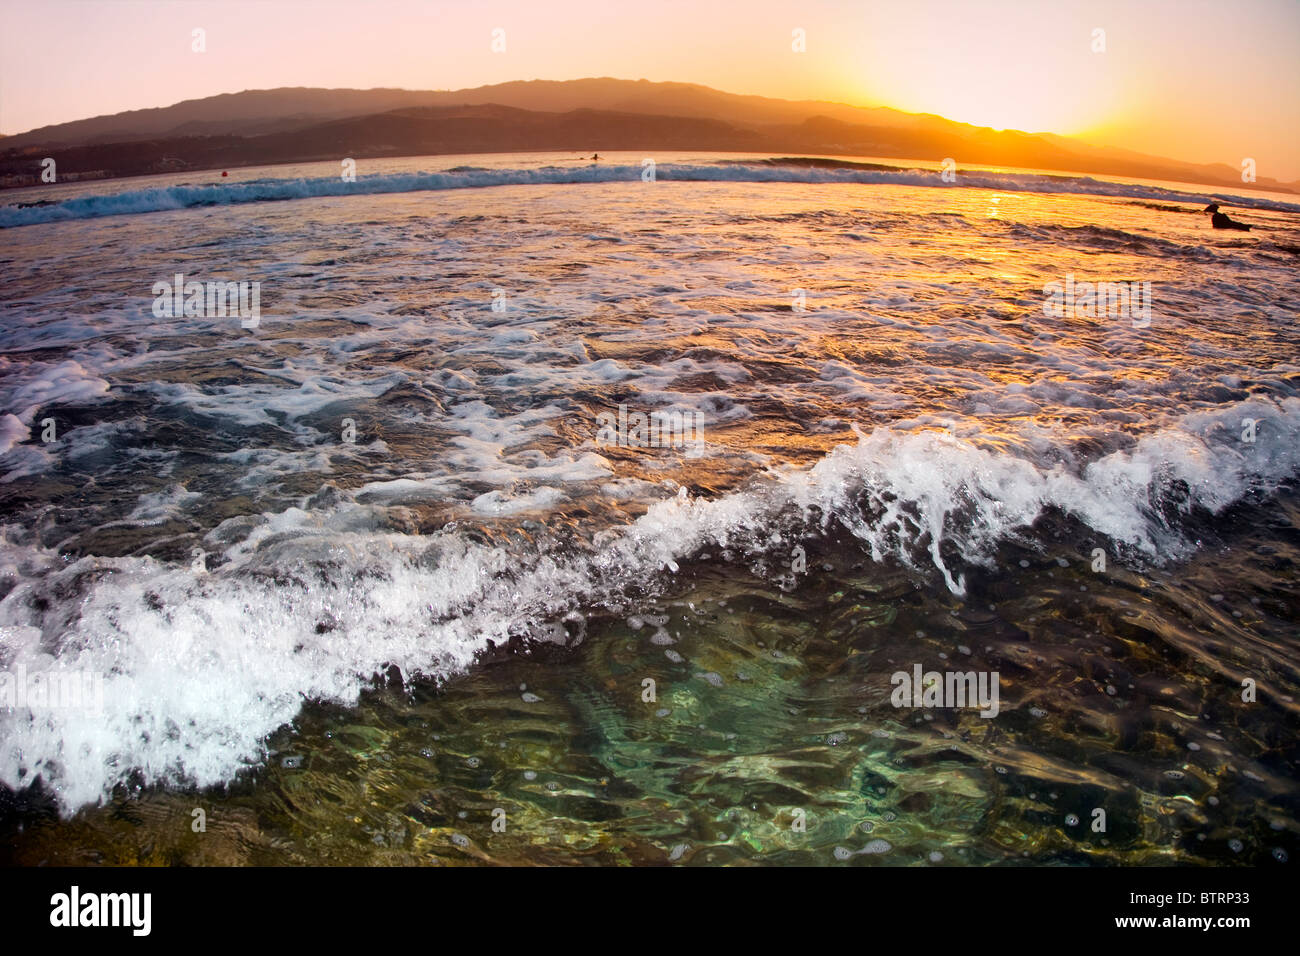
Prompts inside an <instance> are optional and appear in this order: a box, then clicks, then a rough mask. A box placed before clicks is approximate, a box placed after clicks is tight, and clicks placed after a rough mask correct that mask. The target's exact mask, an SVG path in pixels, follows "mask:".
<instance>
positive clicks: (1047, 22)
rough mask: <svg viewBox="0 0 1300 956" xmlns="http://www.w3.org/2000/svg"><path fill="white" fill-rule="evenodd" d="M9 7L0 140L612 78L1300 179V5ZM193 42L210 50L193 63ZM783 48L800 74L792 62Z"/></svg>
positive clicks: (1059, 1)
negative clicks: (259, 106) (304, 94)
mask: <svg viewBox="0 0 1300 956" xmlns="http://www.w3.org/2000/svg"><path fill="white" fill-rule="evenodd" d="M0 6H2V7H3V12H2V16H3V23H4V25H5V29H4V32H3V34H2V35H0V131H3V132H6V133H16V132H22V131H25V130H27V129H31V128H34V127H37V126H42V125H46V124H50V123H58V122H64V121H67V120H72V119H80V118H84V117H87V116H94V115H99V114H103V113H113V112H118V111H120V110H125V109H138V108H142V107H149V106H164V105H168V104H171V103H174V102H177V101H179V100H182V99H190V98H195V97H201V96H209V95H212V94H214V93H224V92H234V91H238V90H242V89H259V88H268V87H276V86H324V87H360V88H370V87H379V86H394V87H405V88H408V89H456V88H462V87H472V86H479V85H482V84H486V83H496V82H501V81H504V80H519V79H575V78H578V77H586V76H614V77H621V78H624V79H641V78H645V79H650V80H681V81H687V82H695V83H703V84H706V85H708V86H713V87H716V88H718V89H723V90H727V91H729V92H736V93H759V94H762V95H765V96H777V97H786V98H791V99H832V100H837V101H840V102H848V103H854V104H859V105H868V106H872V105H886V106H893V107H896V108H899V109H903V110H909V111H918V112H930V113H938V114H940V115H943V116H947V117H949V118H951V119H955V120H961V121H965V122H970V123H976V124H980V125H990V126H996V127H1014V128H1018V129H1028V130H1031V131H1049V132H1056V133H1062V134H1066V135H1075V136H1080V137H1082V138H1084V139H1086V140H1088V141H1090V142H1095V143H1102V144H1107V145H1115V146H1122V147H1126V148H1129V149H1134V150H1138V151H1143V152H1151V153H1155V154H1158V155H1164V156H1171V157H1174V158H1177V159H1186V160H1191V161H1196V162H1225V163H1229V164H1231V165H1233V166H1239V165H1240V164H1241V162H1242V160H1243V159H1244V158H1246V157H1250V158H1253V159H1254V160H1255V161H1256V163H1257V171H1258V175H1260V176H1271V177H1275V178H1278V179H1283V180H1296V179H1300V134H1297V129H1298V128H1300V68H1298V67H1297V63H1300V2H1297V0H1235V2H1231V3H1228V2H1213V3H1212V2H1209V0H1177V2H1175V0H1128V2H1107V0H1090V2H1076V0H888V2H883V3H876V2H866V0H857V2H828V0H801V2H798V3H791V2H774V0H752V2H739V0H727V2H721V0H718V2H714V0H692V2H678V0H656V2H654V3H651V4H640V3H618V2H611V0H592V2H587V0H581V2H565V0H547V2H545V3H542V2H538V0H527V2H491V0H467V2H445V0H374V2H364V0H346V2H342V0H337V2H336V0H313V2H300V0H229V2H186V3H175V2H163V0H110V2H96V0H40V2H31V0H22V2H19V0H0ZM498 27H499V28H501V29H504V31H505V50H504V52H499V53H494V52H493V51H492V49H491V44H492V30H493V29H494V28H498ZM194 28H202V29H203V30H205V31H206V51H205V52H203V53H201V54H199V53H194V52H193V51H192V50H191V44H192V40H191V32H192V30H193V29H194ZM796 28H798V29H802V30H803V31H805V35H806V52H804V53H796V52H794V51H793V50H792V31H794V30H795V29H796ZM1097 29H1100V30H1103V31H1105V33H1104V44H1105V49H1104V51H1101V52H1094V50H1093V49H1092V47H1093V45H1094V42H1095V41H1094V30H1097Z"/></svg>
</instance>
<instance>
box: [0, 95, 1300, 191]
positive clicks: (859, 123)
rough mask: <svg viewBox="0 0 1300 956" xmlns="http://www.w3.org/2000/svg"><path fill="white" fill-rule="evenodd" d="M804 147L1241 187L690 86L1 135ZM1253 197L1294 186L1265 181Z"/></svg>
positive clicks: (257, 107) (109, 159)
mask: <svg viewBox="0 0 1300 956" xmlns="http://www.w3.org/2000/svg"><path fill="white" fill-rule="evenodd" d="M552 149H554V150H574V151H578V152H582V151H586V150H591V149H595V150H619V149H637V150H655V149H659V150H695V149H698V150H712V151H745V152H763V151H767V150H773V151H781V152H792V151H797V152H803V153H816V154H836V155H850V156H851V155H856V156H881V157H892V158H899V159H931V160H936V161H937V160H940V159H943V158H946V157H952V158H953V159H955V160H956V161H957V162H958V163H959V164H961V165H1003V166H1021V167H1031V168H1039V169H1056V170H1063V171H1071V172H1084V173H1095V174H1103V175H1115V176H1128V177H1139V178H1149V179H1171V180H1177V181H1183V182H1193V183H1203V184H1208V185H1216V186H1232V187H1234V188H1237V189H1246V188H1252V187H1251V186H1249V185H1247V184H1243V183H1242V182H1241V178H1240V175H1239V172H1238V170H1236V169H1235V168H1234V167H1231V166H1227V165H1197V164H1191V163H1182V162H1179V161H1177V160H1171V159H1164V158H1161V157H1157V156H1146V155H1143V154H1140V153H1134V152H1130V151H1127V150H1118V149H1106V148H1098V147H1093V146H1089V145H1086V144H1084V143H1080V142H1077V141H1075V140H1071V139H1069V138H1067V137H1063V136H1056V135H1052V134H1046V133H1038V134H1034V133H1024V132H1020V131H1018V130H993V129H989V128H986V127H977V126H971V125H969V124H966V123H955V122H952V121H951V120H946V119H944V118H942V117H939V116H933V115H929V114H918V113H904V112H900V111H898V110H892V109H886V108H863V107H855V106H848V105H845V104H841V103H829V102H819V101H800V102H796V101H791V100H779V99H770V98H767V97H761V96H740V95H736V94H733V93H724V92H721V91H719V90H714V89H710V88H708V87H705V86H699V85H696V84H691V83H651V82H648V81H646V80H638V81H633V80H616V79H608V78H601V79H584V80H568V81H548V80H530V81H520V82H511V83H500V84H496V85H493V86H483V87H478V88H476V89H471V90H456V91H424V92H421V91H412V90H392V89H377V90H324V89H308V88H286V89H277V90H250V91H245V92H243V93H228V94H222V95H220V96H212V97H207V98H205V99H201V100H187V101H185V102H182V103H177V104H175V105H173V106H168V107H161V108H158V109H148V110H133V111H130V112H126V113H117V114H114V115H112V116H99V117H95V118H92V119H85V120H78V121H76V122H72V123H63V124H60V125H57V126H47V127H43V128H41V129H37V130H32V131H30V132H27V133H21V134H19V135H16V136H10V137H6V138H5V139H4V141H3V142H0V175H2V176H5V177H8V180H7V181H8V182H9V183H10V184H14V183H20V182H26V181H27V180H28V179H29V178H30V177H31V176H33V175H34V174H35V173H36V172H38V171H39V160H40V159H41V158H43V157H45V156H53V157H54V158H55V159H56V161H57V162H58V168H59V170H60V174H61V175H62V174H64V173H68V174H74V175H81V176H87V177H90V176H95V177H98V176H122V175H137V174H141V173H149V172H160V171H165V170H172V169H184V168H196V169H197V168H211V167H215V166H222V167H229V166H247V165H259V164H264V163H283V162H297V161H307V160H312V159H332V158H342V157H344V156H351V157H354V158H355V157H363V156H403V155H422V154H446V153H480V152H509V151H517V150H552ZM1253 188H1257V189H1276V190H1283V191H1296V190H1297V184H1294V183H1292V184H1285V183H1278V182H1277V181H1275V180H1270V179H1261V180H1260V182H1259V183H1257V184H1255V185H1254V187H1253Z"/></svg>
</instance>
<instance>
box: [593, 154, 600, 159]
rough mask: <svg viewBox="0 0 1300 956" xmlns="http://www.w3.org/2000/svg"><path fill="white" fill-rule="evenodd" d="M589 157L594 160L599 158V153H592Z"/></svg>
mask: <svg viewBox="0 0 1300 956" xmlns="http://www.w3.org/2000/svg"><path fill="white" fill-rule="evenodd" d="M591 158H592V159H596V160H598V159H600V153H592V154H591Z"/></svg>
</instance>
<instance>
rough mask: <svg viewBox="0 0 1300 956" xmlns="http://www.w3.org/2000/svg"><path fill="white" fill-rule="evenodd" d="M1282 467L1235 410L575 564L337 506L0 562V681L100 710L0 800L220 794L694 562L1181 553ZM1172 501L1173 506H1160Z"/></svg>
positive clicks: (364, 507)
mask: <svg viewBox="0 0 1300 956" xmlns="http://www.w3.org/2000/svg"><path fill="white" fill-rule="evenodd" d="M1242 417H1251V418H1254V419H1256V420H1257V421H1258V426H1257V436H1256V441H1255V442H1254V443H1246V442H1243V441H1242V440H1241V436H1240V434H1239V422H1240V420H1241V418H1242ZM1297 466H1300V399H1285V400H1283V401H1282V402H1280V403H1278V404H1273V403H1270V402H1265V401H1262V400H1255V401H1250V402H1246V403H1241V404H1238V405H1235V406H1229V407H1226V408H1222V409H1220V410H1218V411H1216V412H1214V413H1198V414H1196V415H1190V416H1186V417H1185V418H1184V419H1183V420H1182V421H1181V422H1180V423H1179V424H1178V425H1177V426H1171V427H1167V428H1164V429H1162V430H1160V431H1158V432H1154V433H1152V434H1148V435H1146V436H1143V437H1141V438H1139V439H1137V440H1136V441H1135V442H1134V443H1133V444H1132V445H1131V446H1130V447H1127V448H1125V449H1122V450H1117V451H1114V452H1112V453H1110V454H1108V455H1106V456H1104V457H1102V458H1100V459H1098V460H1095V461H1092V462H1091V463H1088V464H1086V465H1083V466H1082V467H1080V468H1076V469H1070V468H1067V467H1065V466H1064V465H1055V466H1050V467H1049V466H1046V465H1043V464H1035V463H1034V462H1031V461H1030V460H1027V459H1025V458H1020V457H1016V456H1015V455H1010V454H1005V453H1000V452H998V451H995V450H989V449H986V448H982V447H980V446H979V445H978V444H974V443H971V442H968V441H965V440H963V439H959V438H954V437H952V436H951V435H948V434H947V433H940V432H936V431H919V432H898V431H891V430H889V429H886V428H878V429H876V430H874V431H872V432H871V433H870V434H866V433H860V439H859V441H858V442H857V443H856V444H853V445H842V446H839V447H837V448H836V449H834V450H833V451H832V452H831V453H830V454H828V455H827V456H826V457H825V458H823V459H822V460H821V461H819V462H817V463H816V464H815V465H814V466H813V467H811V468H807V469H802V470H794V469H791V470H787V471H784V472H781V473H770V474H769V475H768V476H766V477H765V478H758V479H755V480H754V482H753V483H752V484H751V485H750V486H749V487H747V488H745V489H744V490H740V491H736V492H733V493H730V494H726V495H723V496H721V497H718V498H716V499H702V498H691V497H689V496H688V495H687V494H686V493H685V491H684V490H683V491H682V492H681V493H680V494H679V495H678V496H676V497H674V498H671V499H669V500H665V501H660V502H659V503H657V504H654V505H652V506H651V507H650V508H649V510H648V511H647V512H646V513H645V514H644V515H643V516H642V517H641V518H640V519H638V520H636V521H635V522H633V523H631V524H629V525H624V526H619V527H615V528H612V529H609V530H606V531H604V532H602V533H601V534H600V535H598V536H597V538H596V540H595V544H594V549H593V550H572V549H567V550H566V549H562V548H559V547H558V546H557V547H555V548H549V549H548V548H542V549H540V550H535V551H527V550H519V549H505V548H500V547H494V546H490V545H485V544H478V543H475V542H474V541H472V540H470V539H469V538H468V537H467V536H465V535H464V534H462V533H461V532H459V531H455V530H451V531H445V532H443V533H439V534H435V535H427V536H419V535H403V534H395V533H392V532H391V531H389V530H387V522H386V517H385V515H386V511H387V509H386V507H384V506H381V505H374V504H369V505H368V504H360V503H357V502H356V501H352V500H346V499H344V500H341V501H339V502H338V503H336V504H333V505H330V506H329V507H328V509H327V510H325V511H321V512H311V511H306V510H302V509H298V508H294V509H290V510H288V511H285V512H281V513H278V514H273V515H264V516H261V517H257V518H254V519H249V518H237V519H231V520H229V521H228V522H226V523H225V524H223V525H221V526H219V527H218V528H217V529H215V530H214V531H213V532H211V533H210V534H209V535H208V536H207V539H206V541H205V544H206V546H207V547H208V548H210V549H212V552H213V553H218V552H220V553H222V555H223V558H224V563H223V564H221V565H220V566H219V567H217V570H214V571H212V572H203V571H196V570H195V569H194V568H192V567H191V566H189V565H186V564H180V565H170V564H166V563H162V562H159V561H155V560H152V559H139V558H112V559H109V558H96V557H87V558H83V559H81V560H80V561H77V562H75V563H73V564H71V565H65V564H64V562H62V561H61V560H60V558H59V556H58V554H57V553H55V552H53V551H48V550H45V549H42V548H40V547H37V546H34V545H32V544H29V543H20V542H18V541H11V542H9V543H8V544H7V545H6V546H5V547H3V548H0V574H3V575H4V576H6V577H9V578H11V579H13V580H15V581H16V582H17V583H16V586H15V587H14V588H13V590H12V591H11V592H10V593H9V594H8V595H7V596H6V597H5V598H4V599H3V601H0V629H2V630H0V648H2V649H3V662H2V663H3V666H4V667H5V668H8V669H11V670H12V669H13V668H16V667H18V666H22V667H23V668H24V669H25V672H26V673H29V674H32V673H40V672H43V671H49V670H51V669H54V668H63V669H69V668H70V669H73V670H78V671H82V672H89V673H93V674H99V675H102V678H103V682H104V698H103V709H102V713H100V714H98V715H97V716H95V717H93V718H92V717H90V716H88V715H86V714H83V713H80V712H78V711H75V710H54V709H39V708H38V709H36V710H33V709H32V708H31V707H24V708H14V709H11V710H7V711H0V728H2V730H3V733H2V734H0V738H2V739H3V741H4V744H3V748H2V749H0V780H2V781H3V782H4V783H6V784H8V785H9V786H13V787H17V786H22V785H25V784H27V783H30V782H31V781H32V779H33V778H35V777H36V776H38V775H39V776H40V777H42V778H43V779H44V780H45V781H46V782H47V784H48V785H50V786H51V787H52V788H53V790H54V792H55V793H56V794H57V797H58V799H59V801H60V804H61V806H62V807H63V808H64V810H65V811H67V810H72V809H74V808H76V807H78V806H80V805H83V804H86V803H92V802H95V801H97V800H100V799H102V798H104V797H105V795H106V794H107V793H108V792H109V790H110V789H111V788H112V786H113V785H114V784H115V783H118V782H121V781H122V780H124V779H126V778H127V775H128V774H129V773H130V772H131V771H133V770H134V771H138V772H139V773H140V774H141V775H142V777H143V779H145V780H148V781H187V782H191V783H195V784H199V785H208V784H215V783H219V782H222V781H226V780H229V779H231V778H232V777H233V776H234V775H235V774H236V773H237V772H238V771H239V770H240V768H242V767H246V766H248V765H249V764H250V763H254V762H256V761H258V760H259V759H261V757H262V756H264V753H265V750H264V747H265V739H266V736H267V735H268V734H270V733H271V732H273V731H274V730H276V729H277V728H278V727H280V726H282V725H283V724H285V723H286V722H288V721H290V720H292V719H293V717H294V716H295V714H296V713H297V712H298V709H299V708H300V706H301V705H302V702H303V701H304V700H309V699H319V700H325V701H333V702H338V703H341V704H351V703H354V702H355V701H356V700H357V697H358V695H359V693H360V692H361V690H362V689H363V688H364V686H365V685H366V683H367V681H368V679H369V678H370V676H371V675H372V674H374V673H375V672H377V671H379V670H380V669H381V668H383V667H384V666H385V665H396V666H397V667H399V668H400V669H401V671H402V672H403V673H404V674H407V675H414V674H422V675H426V676H430V677H435V678H443V677H447V676H449V675H453V674H456V673H459V672H462V671H464V670H465V669H466V668H468V667H470V666H471V665H472V664H473V662H474V660H475V658H476V656H477V655H478V654H480V653H481V652H482V651H484V650H485V649H486V648H487V647H488V646H489V645H491V644H499V643H501V642H503V641H506V640H508V639H510V638H511V637H518V636H526V635H532V636H533V637H534V638H538V639H549V640H563V639H564V637H563V635H564V634H565V631H564V629H563V627H562V626H561V625H560V623H559V622H560V621H561V620H562V619H563V618H564V617H565V616H566V615H571V614H572V613H573V612H575V611H576V612H588V611H590V610H591V609H593V608H598V607H600V606H601V605H602V604H609V603H610V602H614V603H621V602H622V600H623V599H622V598H621V597H620V595H621V594H622V592H623V590H624V588H625V587H626V586H627V585H629V584H635V585H638V586H643V587H649V588H651V589H654V588H655V587H656V582H659V584H660V585H662V584H663V583H664V582H665V580H666V578H667V576H668V575H671V574H672V573H673V572H675V571H676V570H678V568H679V567H680V564H681V563H682V562H683V561H685V560H688V559H689V558H690V557H691V556H692V555H694V554H696V553H698V552H699V551H700V550H701V549H717V548H723V549H729V550H731V551H732V552H734V553H735V554H737V555H738V556H740V557H741V558H742V559H743V560H757V561H764V560H767V559H776V560H778V561H779V560H782V559H783V558H784V556H786V555H788V553H789V552H790V551H791V550H792V549H793V547H794V545H796V544H798V543H799V542H800V541H802V540H806V539H808V538H809V537H812V536H816V535H819V534H822V533H824V532H826V531H828V530H830V529H831V528H832V527H840V528H843V529H847V530H848V531H849V532H850V533H851V534H852V535H854V536H855V537H856V538H857V539H858V541H859V542H860V543H861V546H862V548H863V550H864V551H865V552H867V553H869V554H870V555H872V556H873V557H874V558H875V559H877V560H897V561H901V562H902V563H904V564H907V565H910V566H913V567H915V568H917V569H918V570H920V571H921V573H925V574H931V575H933V574H935V573H937V574H938V575H939V576H940V577H941V578H942V579H943V580H944V581H945V582H946V584H947V585H948V587H949V588H950V589H951V590H952V591H954V592H955V593H957V594H961V593H962V592H963V589H964V584H965V576H966V575H967V574H969V573H971V569H972V568H973V567H975V566H978V565H988V564H989V562H990V561H991V560H992V556H993V554H994V553H995V551H996V548H997V546H998V545H999V543H1001V542H1004V541H1006V540H1007V539H1009V538H1013V537H1021V538H1024V539H1026V540H1031V541H1032V530H1031V525H1032V524H1033V523H1034V522H1035V520H1036V519H1038V518H1039V517H1041V516H1042V515H1043V514H1044V512H1045V511H1046V510H1048V509H1056V510H1059V511H1061V512H1064V513H1066V514H1069V515H1073V516H1074V517H1076V518H1077V519H1079V520H1080V521H1082V522H1084V523H1086V524H1087V525H1088V526H1090V527H1092V528H1093V529H1095V530H1096V531H1098V532H1101V533H1104V534H1106V535H1108V536H1110V537H1111V538H1112V539H1113V540H1114V541H1115V542H1117V543H1118V544H1121V545H1124V546H1126V547H1129V548H1132V549H1134V550H1135V551H1136V552H1139V553H1142V554H1145V555H1146V557H1147V558H1148V559H1149V560H1151V561H1158V560H1162V559H1164V558H1166V557H1168V556H1170V555H1171V554H1176V553H1178V548H1179V547H1181V548H1187V547H1190V545H1189V544H1188V543H1187V542H1186V541H1185V540H1183V537H1182V535H1181V534H1180V527H1179V521H1180V520H1181V518H1180V515H1181V516H1185V515H1187V514H1188V513H1189V512H1190V511H1191V510H1192V509H1193V508H1204V509H1206V511H1208V512H1211V513H1214V512H1219V511H1221V510H1222V509H1223V508H1225V507H1227V506H1229V505H1231V504H1232V503H1234V502H1235V501H1238V500H1239V499H1240V498H1241V497H1242V496H1243V495H1246V494H1249V493H1252V492H1257V491H1258V492H1267V491H1268V490H1269V489H1271V488H1272V487H1273V486H1275V485H1276V484H1277V483H1278V482H1279V481H1281V480H1285V479H1288V478H1290V477H1291V476H1293V475H1294V474H1295V473H1296V471H1297ZM1177 483H1182V486H1183V489H1184V490H1182V491H1181V492H1180V493H1178V494H1170V491H1171V489H1173V488H1174V487H1175V485H1176V484H1177ZM390 484H392V483H390ZM561 494H562V492H561V491H560V489H557V488H554V487H539V488H536V489H535V490H533V491H532V492H529V493H524V494H520V495H517V496H514V497H507V496H504V495H501V494H499V493H495V492H494V493H490V494H488V495H485V496H482V497H481V498H479V499H477V500H476V502H475V505H476V506H477V507H478V510H480V511H484V512H488V513H490V514H493V515H498V516H499V515H505V514H510V513H513V512H516V511H524V510H531V509H533V508H544V507H545V506H546V505H547V504H548V503H553V502H554V501H555V500H557V496H559V495H561ZM358 497H361V496H358ZM377 497H380V498H383V497H386V496H383V495H380V496H377ZM190 500H191V495H190V493H188V492H185V491H184V490H183V489H181V488H179V487H176V488H171V489H169V490H167V491H165V492H164V493H161V494H159V495H156V496H153V497H146V498H145V499H142V500H141V503H140V506H139V508H138V509H137V511H138V513H139V517H140V518H142V519H144V520H153V519H154V518H156V517H161V516H164V515H167V514H173V513H175V512H176V509H177V508H178V507H183V506H184V505H185V504H186V503H187V502H188V501H190ZM250 527H251V531H250ZM927 565H928V566H929V569H928V570H927ZM958 565H961V566H960V567H959V566H958ZM214 566H215V565H214ZM55 594H57V595H59V596H60V597H59V599H57V600H54V599H51V598H52V596H53V595H55Z"/></svg>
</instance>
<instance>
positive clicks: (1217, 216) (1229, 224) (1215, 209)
mask: <svg viewBox="0 0 1300 956" xmlns="http://www.w3.org/2000/svg"><path fill="white" fill-rule="evenodd" d="M1203 212H1208V213H1210V214H1211V215H1210V224H1211V225H1212V226H1214V228H1215V229H1240V230H1241V231H1242V232H1249V231H1250V226H1248V225H1246V224H1245V223H1244V222H1237V220H1235V219H1229V218H1228V214H1227V213H1224V212H1219V204H1218V203H1217V202H1212V203H1210V204H1209V205H1208V206H1206V207H1205V209H1204V210H1203Z"/></svg>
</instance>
